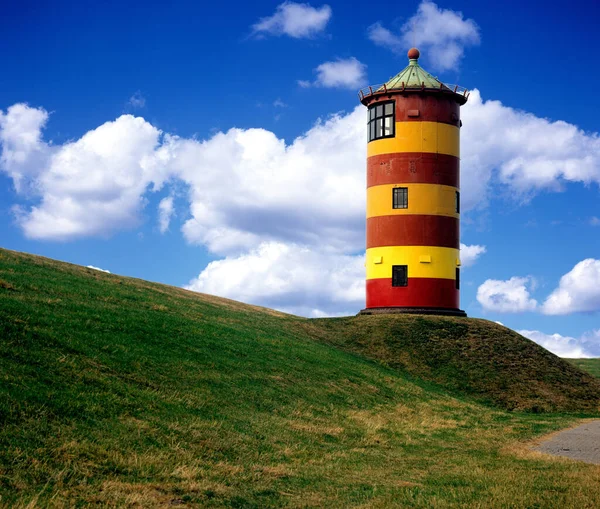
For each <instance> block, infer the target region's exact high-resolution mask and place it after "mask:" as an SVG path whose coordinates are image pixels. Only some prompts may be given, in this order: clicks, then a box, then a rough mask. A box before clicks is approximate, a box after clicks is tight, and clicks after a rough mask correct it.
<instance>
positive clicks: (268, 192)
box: [160, 107, 366, 253]
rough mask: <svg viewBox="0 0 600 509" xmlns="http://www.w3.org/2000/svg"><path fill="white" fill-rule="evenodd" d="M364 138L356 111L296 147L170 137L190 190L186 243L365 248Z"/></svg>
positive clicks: (256, 138) (268, 136) (264, 136)
mask: <svg viewBox="0 0 600 509" xmlns="http://www.w3.org/2000/svg"><path fill="white" fill-rule="evenodd" d="M363 135H364V111H362V109H361V108H358V107H357V108H356V109H355V110H354V111H353V112H352V113H350V114H348V115H334V116H333V117H331V118H329V119H328V120H326V121H322V122H319V123H317V124H316V125H315V126H314V127H313V128H311V129H310V130H309V131H308V132H306V133H305V134H304V135H303V136H301V137H298V138H296V139H295V140H294V141H293V142H292V143H291V144H289V145H286V143H285V141H284V140H282V139H279V138H277V137H276V136H275V135H274V134H273V133H272V132H269V131H266V130H263V129H248V130H241V129H231V130H229V131H228V132H226V133H218V134H217V135H215V136H213V137H212V138H211V139H210V140H208V141H205V142H198V141H195V140H189V139H181V138H173V137H171V138H168V139H167V141H166V143H165V144H164V145H163V147H162V148H161V151H160V152H161V153H162V152H164V153H165V154H166V155H165V158H166V159H169V160H170V163H169V164H170V168H171V171H172V172H173V173H175V174H177V175H179V177H180V178H181V179H183V180H184V181H185V182H186V183H187V184H188V188H189V201H190V212H191V216H192V217H191V218H190V219H189V220H188V221H186V222H185V224H184V226H183V233H184V235H185V237H186V239H187V240H188V241H189V242H191V243H196V244H203V245H206V246H207V247H208V249H209V250H211V251H212V252H215V253H234V252H240V251H244V250H248V249H251V248H254V247H256V246H258V245H259V244H260V243H261V242H264V241H269V240H278V241H281V242H286V243H288V242H293V243H297V244H302V245H325V246H327V248H328V249H330V250H334V251H338V252H340V251H341V252H345V253H353V252H357V251H358V250H362V249H364V215H365V190H364V171H365V170H364V161H365V157H366V148H365V143H364V136H363ZM325 239H326V240H325Z"/></svg>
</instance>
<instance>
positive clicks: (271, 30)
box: [252, 2, 331, 39]
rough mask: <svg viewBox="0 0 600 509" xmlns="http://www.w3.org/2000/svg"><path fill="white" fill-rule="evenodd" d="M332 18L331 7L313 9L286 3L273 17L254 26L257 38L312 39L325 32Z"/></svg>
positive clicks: (307, 6)
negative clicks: (267, 35) (281, 36)
mask: <svg viewBox="0 0 600 509" xmlns="http://www.w3.org/2000/svg"><path fill="white" fill-rule="evenodd" d="M330 18H331V7H329V5H323V6H322V7H318V8H315V7H312V6H311V5H309V4H300V3H295V2H284V3H282V4H280V5H278V6H277V8H276V9H275V13H274V14H273V15H272V16H268V17H265V18H261V19H260V20H258V22H257V23H255V24H254V25H252V31H253V34H254V35H255V36H264V34H269V35H277V36H280V35H288V36H289V37H293V38H294V39H302V38H311V37H314V36H315V35H317V34H319V33H320V32H323V31H324V30H325V27H326V26H327V23H328V22H329V19H330Z"/></svg>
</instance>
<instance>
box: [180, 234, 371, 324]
mask: <svg viewBox="0 0 600 509" xmlns="http://www.w3.org/2000/svg"><path fill="white" fill-rule="evenodd" d="M363 264H364V256H362V255H360V256H347V255H339V254H332V253H328V252H325V251H321V250H318V249H313V248H309V247H307V246H301V245H297V244H284V243H282V242H264V243H261V244H260V245H259V246H258V247H256V248H254V249H252V250H250V252H248V253H244V254H241V255H238V256H232V257H229V256H228V257H226V258H224V259H222V260H217V261H214V262H211V263H209V264H208V266H207V267H206V268H205V269H204V270H203V271H202V272H201V273H200V275H199V276H198V277H197V278H195V279H194V280H192V281H190V283H189V285H188V286H187V288H188V289H190V290H194V291H197V292H204V293H210V294H213V295H219V296H222V297H228V298H231V299H236V300H241V301H242V302H248V303H252V304H256V305H261V306H267V307H271V308H276V309H279V310H281V311H285V312H289V313H293V314H299V315H305V316H330V315H332V314H354V313H356V311H357V310H358V309H359V308H360V307H362V306H363V305H364V295H365V269H364V265H363ZM342 310H347V311H346V312H345V313H344V312H343V311H342Z"/></svg>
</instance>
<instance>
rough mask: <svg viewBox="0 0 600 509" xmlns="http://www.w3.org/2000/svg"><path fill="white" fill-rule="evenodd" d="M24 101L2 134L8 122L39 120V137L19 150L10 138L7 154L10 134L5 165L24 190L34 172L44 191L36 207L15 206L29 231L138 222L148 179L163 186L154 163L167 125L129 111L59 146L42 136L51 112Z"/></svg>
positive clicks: (73, 232) (67, 235) (56, 234)
mask: <svg viewBox="0 0 600 509" xmlns="http://www.w3.org/2000/svg"><path fill="white" fill-rule="evenodd" d="M24 108H26V110H25V111H24V110H23V107H22V105H20V107H19V108H18V109H17V110H16V111H15V109H13V108H9V110H8V113H7V115H5V116H4V118H3V125H2V127H3V129H2V134H1V135H0V136H2V139H3V140H4V136H5V133H6V128H5V125H7V124H8V125H9V126H10V125H14V124H15V123H18V121H19V119H21V118H23V117H25V118H26V119H31V118H32V117H36V118H37V120H38V122H37V126H35V127H37V130H35V129H34V128H33V127H32V126H33V124H32V123H31V122H26V123H25V126H26V127H27V128H29V129H30V130H29V131H28V132H27V136H28V138H27V139H30V140H37V141H35V142H33V143H28V144H27V145H26V147H27V149H26V150H22V151H21V152H20V155H19V158H15V157H14V156H13V155H11V147H13V146H15V144H14V143H12V144H11V143H9V144H8V149H9V152H8V157H6V148H7V144H6V142H3V152H2V163H3V164H2V169H4V171H6V172H7V173H8V174H9V175H11V176H12V177H13V181H14V182H15V188H16V189H17V190H19V188H20V183H21V181H22V179H23V176H24V175H27V176H29V177H30V178H32V179H34V182H33V183H32V184H31V185H30V189H31V190H32V191H31V192H34V191H35V193H36V194H38V195H39V196H40V197H41V201H40V203H39V204H37V205H34V206H33V207H31V209H29V210H27V209H25V208H24V207H17V208H16V209H15V212H16V216H17V221H18V223H19V225H20V226H21V227H22V229H23V231H24V233H25V235H26V236H27V237H29V238H33V239H53V240H67V239H72V238H76V237H84V236H105V235H108V234H110V233H112V232H114V231H118V230H126V229H129V228H131V227H132V226H134V225H136V224H137V223H138V212H139V210H140V209H141V208H142V207H143V206H144V199H143V195H144V193H145V192H146V190H147V188H148V186H149V185H150V184H152V186H153V188H154V189H157V188H159V187H160V185H161V184H162V181H163V177H162V175H161V169H160V168H159V167H158V166H157V165H155V164H154V162H155V154H154V150H155V148H156V147H157V145H158V142H159V137H160V131H159V130H158V129H156V128H155V127H153V126H152V125H151V124H149V123H148V122H146V121H145V120H144V119H143V118H136V117H133V116H131V115H123V116H121V117H119V118H118V119H116V120H115V121H113V122H106V123H105V124H103V125H101V126H100V127H98V128H96V129H94V130H92V131H88V132H87V133H86V134H85V135H84V136H82V137H81V138H80V139H79V140H77V141H74V142H68V143H65V144H64V145H61V146H51V145H50V144H47V143H45V142H43V141H41V129H42V127H43V125H44V121H41V119H45V118H46V116H45V112H44V111H43V110H35V109H33V108H28V107H26V106H25V107H24ZM31 110H34V111H31ZM9 133H10V130H9ZM31 153H33V156H32V155H31Z"/></svg>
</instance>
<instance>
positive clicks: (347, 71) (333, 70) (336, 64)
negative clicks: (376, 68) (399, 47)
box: [298, 57, 367, 88]
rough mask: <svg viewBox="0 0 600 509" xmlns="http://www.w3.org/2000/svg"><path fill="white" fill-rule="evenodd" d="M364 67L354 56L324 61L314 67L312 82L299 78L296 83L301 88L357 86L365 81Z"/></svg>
mask: <svg viewBox="0 0 600 509" xmlns="http://www.w3.org/2000/svg"><path fill="white" fill-rule="evenodd" d="M366 68H367V66H366V65H365V64H363V63H361V62H359V61H358V60H357V59H356V58H354V57H350V58H347V59H344V60H342V59H338V60H335V61H332V62H324V63H322V64H321V65H319V66H318V67H317V68H316V69H315V71H316V73H317V78H316V79H315V81H314V82H312V83H311V82H310V81H307V80H299V81H298V85H300V86H301V87H303V88H308V87H310V86H316V87H326V88H358V87H360V86H361V85H364V84H365V82H366V79H367V76H366Z"/></svg>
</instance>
